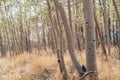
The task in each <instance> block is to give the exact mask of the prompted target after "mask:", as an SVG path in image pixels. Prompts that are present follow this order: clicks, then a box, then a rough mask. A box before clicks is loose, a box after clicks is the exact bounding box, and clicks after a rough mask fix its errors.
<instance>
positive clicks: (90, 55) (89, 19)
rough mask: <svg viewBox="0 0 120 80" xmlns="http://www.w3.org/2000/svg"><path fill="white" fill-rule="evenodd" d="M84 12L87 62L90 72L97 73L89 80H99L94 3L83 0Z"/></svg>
mask: <svg viewBox="0 0 120 80" xmlns="http://www.w3.org/2000/svg"><path fill="white" fill-rule="evenodd" d="M83 10H84V18H85V30H86V60H87V69H88V71H93V72H94V71H95V72H96V73H94V74H90V75H89V80H98V74H97V64H96V50H95V48H96V47H95V43H96V41H95V24H94V11H93V1H92V0H83Z"/></svg>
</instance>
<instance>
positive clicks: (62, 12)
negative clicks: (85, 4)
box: [53, 0, 85, 76]
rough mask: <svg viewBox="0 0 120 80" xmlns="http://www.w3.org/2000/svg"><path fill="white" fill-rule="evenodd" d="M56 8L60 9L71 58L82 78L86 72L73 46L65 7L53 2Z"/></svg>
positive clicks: (55, 1) (56, 0)
mask: <svg viewBox="0 0 120 80" xmlns="http://www.w3.org/2000/svg"><path fill="white" fill-rule="evenodd" d="M53 1H54V4H55V6H56V7H57V8H58V10H59V12H60V15H61V18H62V21H63V25H64V28H65V32H66V37H67V42H68V49H69V52H70V56H71V59H72V62H73V64H74V65H75V68H76V69H77V71H78V73H79V76H82V75H83V74H85V72H84V71H83V66H82V64H81V63H80V62H79V60H78V58H77V57H76V52H75V48H74V44H73V38H72V33H71V29H70V26H69V25H68V21H67V17H66V14H65V10H64V8H63V6H62V5H61V4H60V3H59V1H58V0H53Z"/></svg>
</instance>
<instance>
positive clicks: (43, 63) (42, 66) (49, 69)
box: [0, 48, 120, 80]
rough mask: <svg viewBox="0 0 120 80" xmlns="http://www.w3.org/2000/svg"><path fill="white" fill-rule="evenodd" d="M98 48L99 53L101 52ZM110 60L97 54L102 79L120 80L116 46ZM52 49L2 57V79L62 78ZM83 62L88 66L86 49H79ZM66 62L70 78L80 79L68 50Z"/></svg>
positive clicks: (0, 70)
mask: <svg viewBox="0 0 120 80" xmlns="http://www.w3.org/2000/svg"><path fill="white" fill-rule="evenodd" d="M100 51H101V50H100V49H98V50H97V53H99V54H100V53H101V52H100ZM111 52H112V54H111V56H109V61H107V62H106V61H104V60H103V59H102V57H101V56H100V55H97V67H98V75H99V79H100V80H120V60H119V59H117V57H118V56H117V54H116V52H117V51H116V50H115V48H113V49H112V51H111ZM54 54H55V53H53V52H52V51H51V50H47V52H45V51H44V50H41V51H40V52H39V53H38V52H36V51H33V52H32V53H31V54H30V55H29V54H28V53H26V52H24V53H23V54H20V55H18V56H16V57H12V58H0V80H61V78H62V75H61V74H60V71H59V66H58V63H57V57H56V55H54ZM77 55H78V58H79V59H80V61H81V63H83V64H84V65H85V66H86V58H85V51H82V52H79V51H77ZM64 58H65V64H66V69H67V72H68V76H69V79H68V80H79V79H78V74H77V72H76V71H75V68H74V67H73V65H72V62H71V59H70V56H69V54H68V52H66V53H65V56H64Z"/></svg>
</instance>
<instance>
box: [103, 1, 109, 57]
mask: <svg viewBox="0 0 120 80" xmlns="http://www.w3.org/2000/svg"><path fill="white" fill-rule="evenodd" d="M102 3H103V8H102V9H103V20H104V27H105V35H106V36H105V37H106V41H107V48H108V55H110V54H111V52H110V46H111V45H110V36H109V28H108V17H107V13H106V0H102Z"/></svg>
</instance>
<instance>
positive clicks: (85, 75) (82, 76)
mask: <svg viewBox="0 0 120 80" xmlns="http://www.w3.org/2000/svg"><path fill="white" fill-rule="evenodd" d="M91 73H95V72H93V71H89V72H87V73H86V74H85V75H83V76H82V77H81V78H80V80H82V79H84V78H85V77H86V76H87V75H89V74H91Z"/></svg>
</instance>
